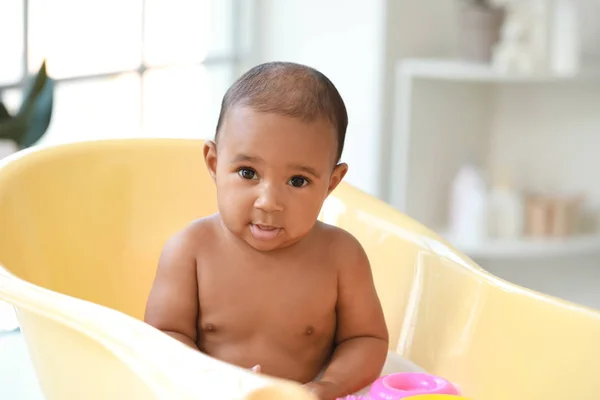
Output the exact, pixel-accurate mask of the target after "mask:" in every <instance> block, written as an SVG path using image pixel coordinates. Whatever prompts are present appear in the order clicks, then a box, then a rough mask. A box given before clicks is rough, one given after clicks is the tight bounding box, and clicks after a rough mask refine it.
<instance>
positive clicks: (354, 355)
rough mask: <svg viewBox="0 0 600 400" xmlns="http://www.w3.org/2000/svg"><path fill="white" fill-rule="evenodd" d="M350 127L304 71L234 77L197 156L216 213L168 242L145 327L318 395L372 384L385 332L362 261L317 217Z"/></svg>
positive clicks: (328, 87)
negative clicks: (202, 162)
mask: <svg viewBox="0 0 600 400" xmlns="http://www.w3.org/2000/svg"><path fill="white" fill-rule="evenodd" d="M347 124H348V116H347V113H346V108H345V105H344V102H343V100H342V98H341V97H340V94H339V93H338V91H337V90H336V88H335V86H334V85H333V84H332V83H331V82H330V81H329V79H328V78H327V77H325V76H324V75H323V74H321V73H320V72H318V71H316V70H314V69H312V68H309V67H307V66H303V65H298V64H293V63H283V62H273V63H267V64H263V65H259V66H257V67H255V68H253V69H251V70H250V71H248V72H247V73H245V74H244V75H243V76H241V77H240V78H239V79H238V80H237V81H236V82H235V83H234V84H233V85H232V86H231V88H229V90H228V91H227V93H226V94H225V96H224V98H223V102H222V107H221V113H220V116H219V120H218V123H217V129H216V135H215V140H214V142H212V141H209V142H207V143H206V145H205V147H204V159H205V162H206V166H207V168H208V171H209V172H210V175H211V176H212V179H213V180H214V182H215V185H216V188H217V201H218V209H219V212H218V213H217V214H215V215H211V216H208V217H205V218H202V219H200V220H197V221H194V222H192V223H190V224H189V225H188V226H187V227H185V228H184V229H183V230H182V231H180V232H178V233H176V234H175V235H174V236H173V237H172V238H170V239H169V240H168V242H167V243H166V245H165V247H164V249H163V252H162V254H161V257H160V261H159V265H158V269H157V273H156V278H155V281H154V285H153V287H152V290H151V293H150V296H149V299H148V303H147V308H146V315H145V321H146V322H147V323H149V324H151V325H152V326H154V327H156V328H157V329H160V330H162V331H163V332H165V333H167V334H169V335H171V336H172V337H174V338H176V339H178V340H180V341H181V342H183V343H186V344H188V345H189V346H191V347H193V348H195V349H198V350H199V351H201V352H204V353H206V354H207V355H209V356H212V357H214V358H217V359H219V360H223V361H226V362H228V363H231V364H234V365H237V366H240V367H243V368H252V369H254V370H255V371H260V372H262V373H265V374H268V375H271V376H275V377H279V378H284V379H289V380H293V381H297V382H300V383H302V384H305V386H306V387H307V388H308V389H309V390H311V391H313V393H315V394H316V396H317V397H318V398H320V399H324V400H328V399H335V398H336V397H340V396H345V395H347V394H350V393H353V392H355V391H357V390H359V389H361V388H364V387H365V386H367V385H369V384H370V383H372V382H373V381H374V380H375V379H377V377H378V376H379V374H380V372H381V371H382V368H383V366H384V363H385V360H386V355H387V349H388V333H387V327H386V324H385V321H384V317H383V311H382V308H381V304H380V302H379V299H378V297H377V293H376V292H375V287H374V284H373V278H372V274H371V269H370V265H369V260H368V259H367V256H366V254H365V252H364V250H363V248H362V247H361V245H360V244H359V242H358V241H357V240H356V239H355V238H354V237H353V236H352V235H350V234H349V233H348V232H346V231H344V230H342V229H339V228H337V227H334V226H330V225H327V224H324V223H322V222H319V221H318V220H317V218H318V215H319V212H320V210H321V207H322V205H323V202H324V200H325V199H326V198H327V196H328V195H329V194H330V193H331V192H332V191H333V190H334V189H335V188H336V186H337V185H338V184H339V183H340V182H341V180H342V179H343V178H344V175H345V174H346V171H347V170H348V167H347V165H346V164H344V163H340V158H341V154H342V150H343V147H344V139H345V134H346V127H347Z"/></svg>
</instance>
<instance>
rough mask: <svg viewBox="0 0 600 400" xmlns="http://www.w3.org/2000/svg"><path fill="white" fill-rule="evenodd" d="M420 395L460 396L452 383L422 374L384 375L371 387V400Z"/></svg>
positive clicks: (397, 398)
mask: <svg viewBox="0 0 600 400" xmlns="http://www.w3.org/2000/svg"><path fill="white" fill-rule="evenodd" d="M420 394H449V395H457V396H458V395H460V392H459V391H458V389H457V388H456V386H454V385H453V384H452V383H450V382H448V381H447V380H445V379H444V378H440V377H439V376H435V375H430V374H426V373H422V372H401V373H397V374H391V375H385V376H382V377H381V378H379V379H377V380H376V381H375V382H373V385H371V390H370V392H369V395H370V398H371V400H399V399H404V398H406V397H410V396H417V395H420Z"/></svg>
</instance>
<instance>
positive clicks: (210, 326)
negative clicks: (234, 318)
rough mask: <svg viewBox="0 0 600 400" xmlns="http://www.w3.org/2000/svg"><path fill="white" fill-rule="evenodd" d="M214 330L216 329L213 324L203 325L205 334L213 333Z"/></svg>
mask: <svg viewBox="0 0 600 400" xmlns="http://www.w3.org/2000/svg"><path fill="white" fill-rule="evenodd" d="M216 330H217V327H216V326H214V325H213V324H211V323H208V324H205V325H204V331H205V332H214V331H216Z"/></svg>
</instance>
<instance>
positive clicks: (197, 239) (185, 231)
mask: <svg viewBox="0 0 600 400" xmlns="http://www.w3.org/2000/svg"><path fill="white" fill-rule="evenodd" d="M217 224H218V219H217V216H216V215H211V216H208V217H203V218H199V219H197V220H194V221H192V222H190V223H189V224H187V225H186V226H185V227H183V228H182V229H181V230H179V231H178V232H176V233H175V234H173V235H172V236H171V237H170V238H169V239H168V241H167V244H166V245H165V247H176V248H179V249H180V251H183V252H186V253H197V252H198V250H201V248H203V247H209V248H210V246H211V242H212V241H213V240H214V237H215V235H214V233H215V231H216V227H217Z"/></svg>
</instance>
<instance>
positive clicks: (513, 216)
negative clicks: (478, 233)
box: [487, 177, 524, 239]
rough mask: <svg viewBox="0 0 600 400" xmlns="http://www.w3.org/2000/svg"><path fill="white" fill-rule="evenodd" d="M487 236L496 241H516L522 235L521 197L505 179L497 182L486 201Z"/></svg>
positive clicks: (522, 212)
mask: <svg viewBox="0 0 600 400" xmlns="http://www.w3.org/2000/svg"><path fill="white" fill-rule="evenodd" d="M487 203H488V213H487V222H488V235H489V236H490V237H492V238H496V239H516V238H519V237H521V236H522V234H523V225H524V223H523V221H524V207H523V201H522V199H521V196H520V195H519V193H517V191H516V190H515V189H514V188H513V186H512V185H511V183H510V180H509V179H507V177H504V178H502V179H499V180H497V181H496V182H495V183H494V185H493V187H492V190H491V191H490V193H489V196H488V199H487Z"/></svg>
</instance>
